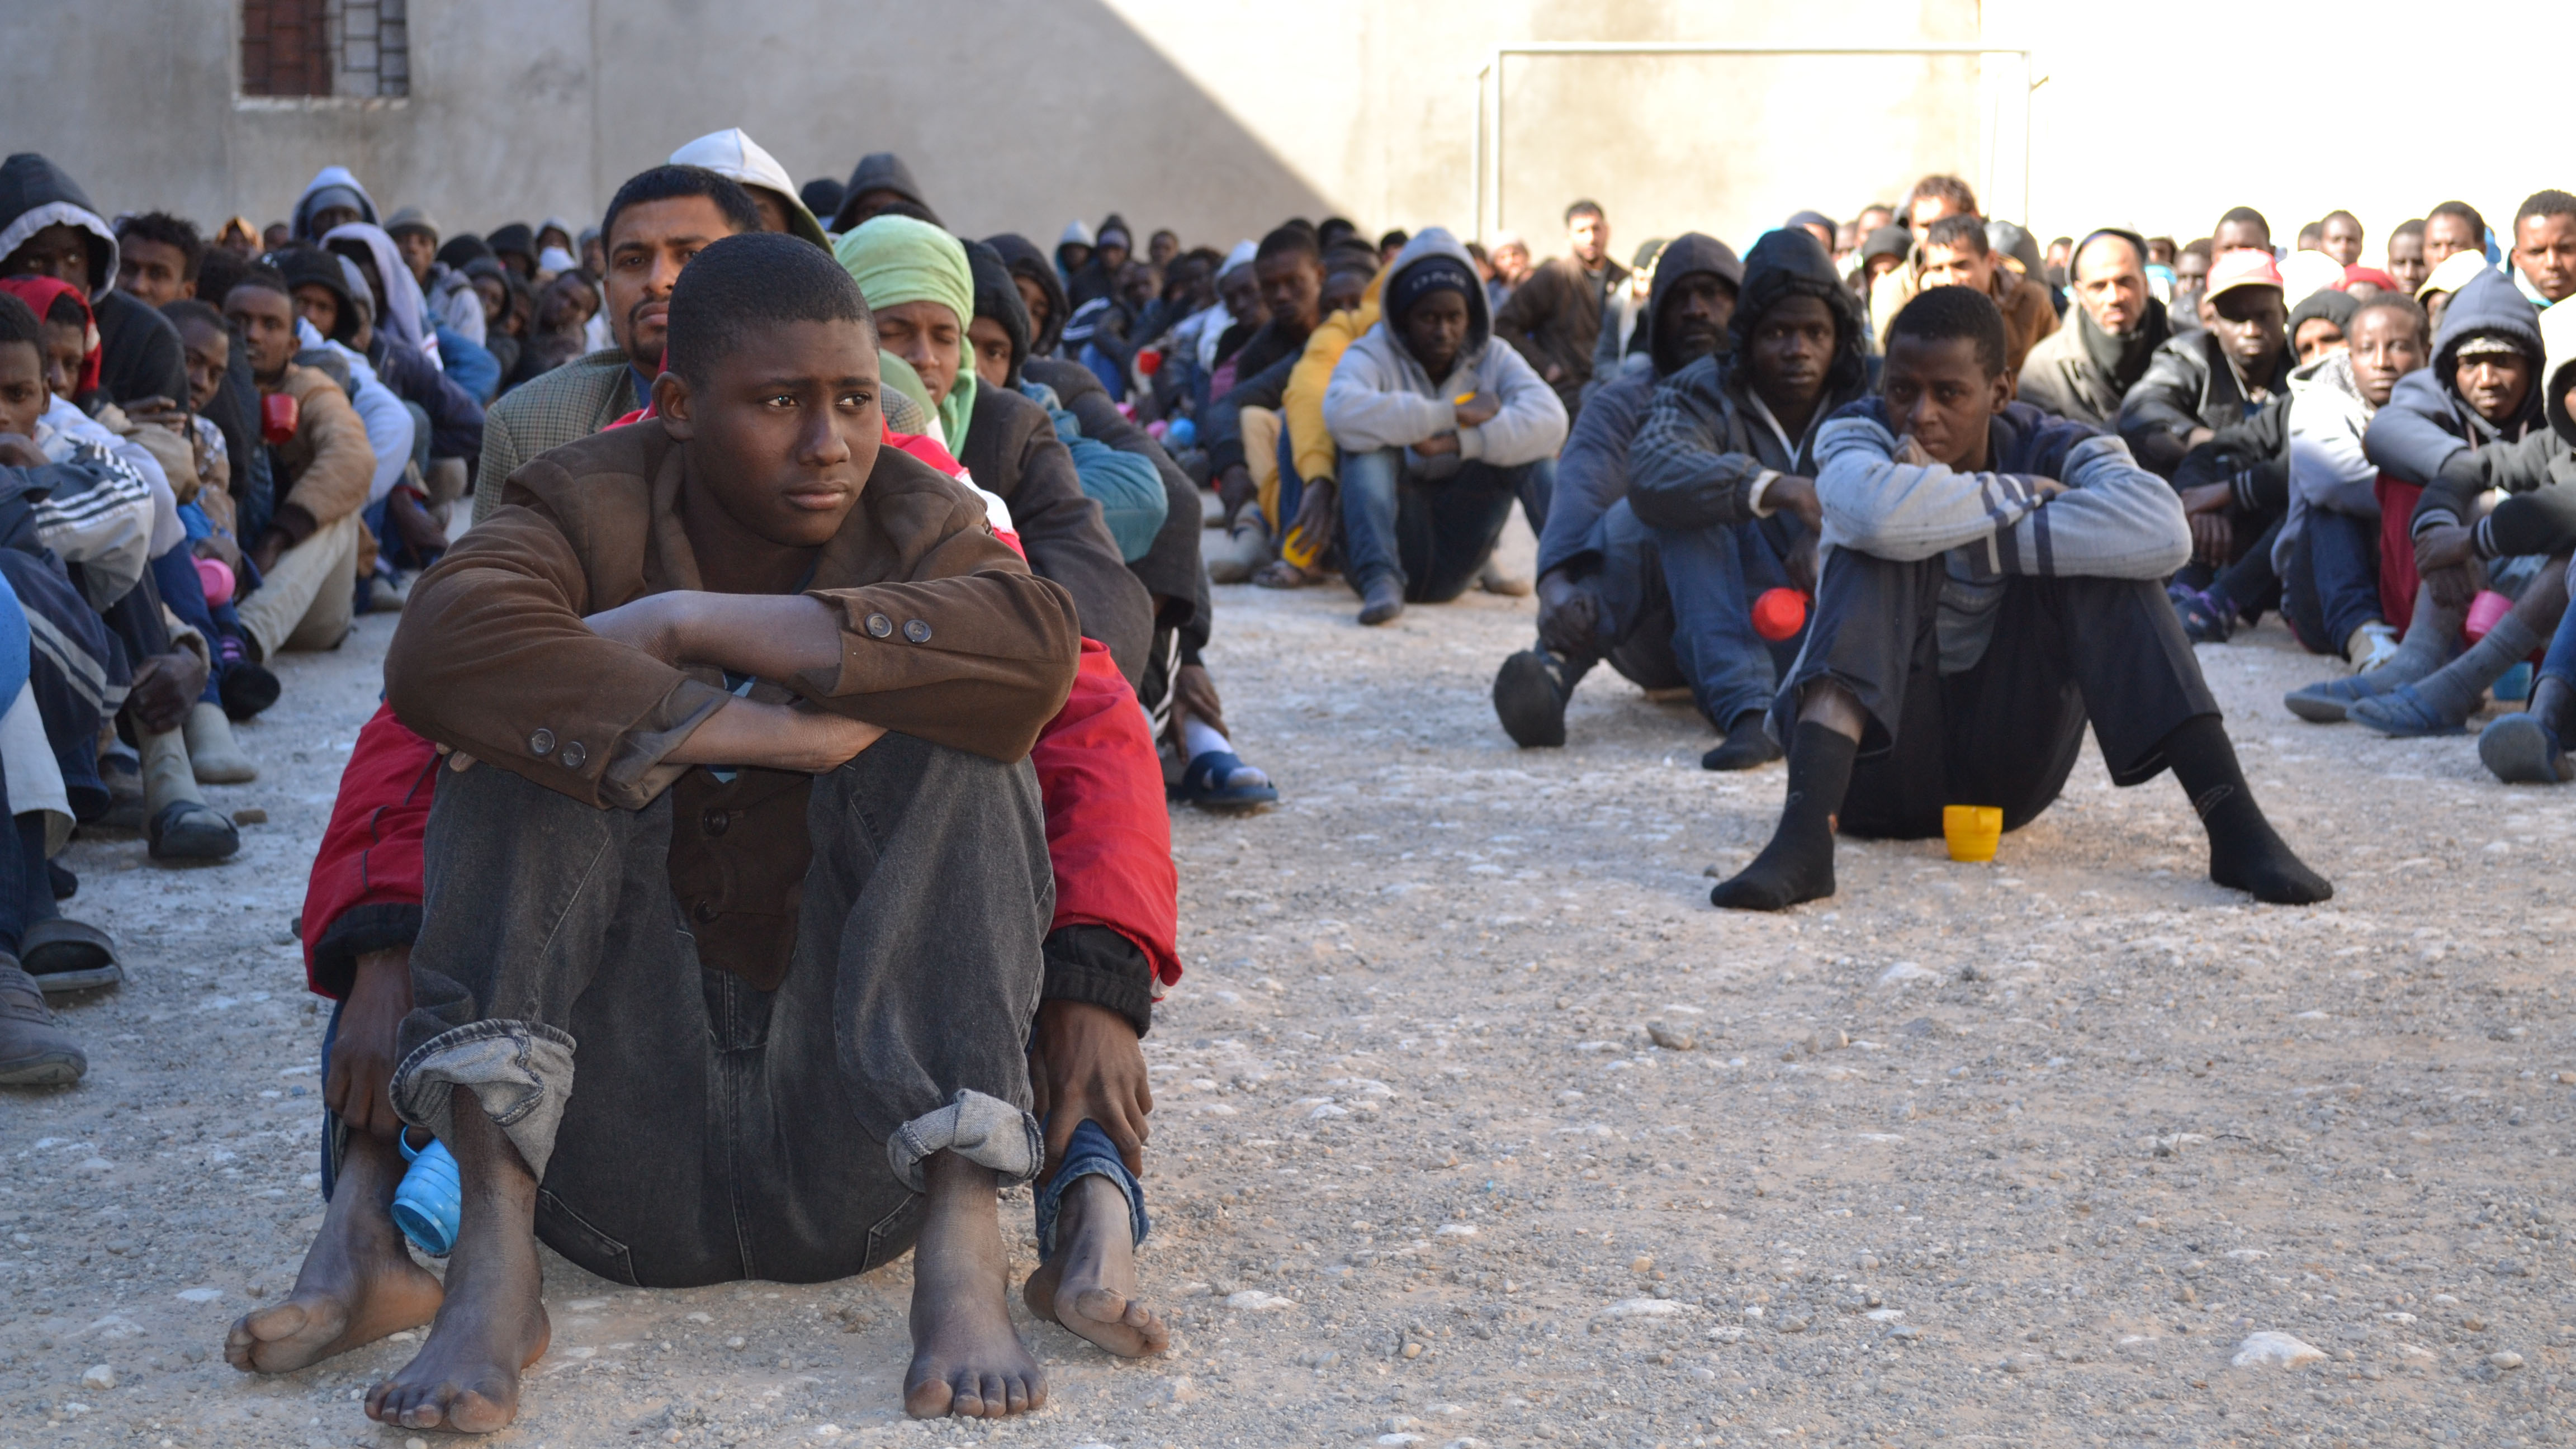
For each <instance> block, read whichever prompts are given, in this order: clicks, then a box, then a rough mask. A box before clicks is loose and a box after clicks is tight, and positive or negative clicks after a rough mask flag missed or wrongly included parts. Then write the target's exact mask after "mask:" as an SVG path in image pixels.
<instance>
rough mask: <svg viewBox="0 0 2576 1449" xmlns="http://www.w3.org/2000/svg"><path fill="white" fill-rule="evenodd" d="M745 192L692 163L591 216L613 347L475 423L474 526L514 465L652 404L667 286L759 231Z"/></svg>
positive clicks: (668, 169)
mask: <svg viewBox="0 0 2576 1449" xmlns="http://www.w3.org/2000/svg"><path fill="white" fill-rule="evenodd" d="M760 229H761V225H760V208H759V207H758V206H757V205H755V204H754V203H753V201H752V199H751V195H750V193H748V192H746V191H744V190H743V189H742V187H741V186H740V185H738V184H736V183H735V182H733V181H730V180H728V179H726V178H725V177H722V176H719V175H717V174H716V173H715V172H713V171H709V170H707V169H706V168H705V167H702V166H656V167H653V168H652V169H651V170H649V171H642V172H638V173H637V174H636V175H634V176H632V177H629V178H628V179H627V182H626V184H625V185H623V186H621V187H619V188H617V195H616V196H615V197H613V198H611V199H610V201H609V203H608V213H607V215H606V216H605V217H603V218H602V219H601V222H600V236H601V239H602V240H603V242H604V243H605V244H606V246H607V248H608V277H607V281H606V283H605V286H604V289H603V290H604V291H605V294H606V295H605V298H604V305H605V307H606V309H607V312H608V327H609V332H610V334H611V335H612V336H614V337H615V338H616V341H617V345H616V346H614V347H608V348H603V349H601V350H600V351H597V352H594V353H591V354H590V355H589V356H587V357H580V358H576V359H574V360H573V361H571V362H568V363H565V364H564V365H563V366H561V367H558V368H555V369H554V370H552V371H550V372H546V373H543V374H541V375H539V376H538V377H536V378H534V379H532V380H530V381H528V382H526V383H523V384H521V385H520V386H518V387H515V388H512V389H511V390H510V391H509V392H507V393H505V394H503V395H502V397H501V398H500V400H499V401H497V402H495V403H493V404H492V409H491V411H490V412H488V413H486V414H485V415H484V419H483V463H482V467H481V469H480V471H479V472H478V473H477V475H476V476H478V477H480V478H483V479H485V480H487V481H488V482H489V484H490V486H488V487H485V488H481V489H478V490H476V492H475V495H474V521H475V522H476V523H481V522H482V521H483V520H484V519H486V518H489V517H490V516H491V514H492V510H493V509H495V508H498V507H500V506H501V487H500V483H501V480H502V479H504V478H507V477H509V476H510V475H511V474H512V473H515V472H517V471H518V470H519V465H520V464H522V463H524V462H526V461H528V460H529V459H530V458H533V457H535V456H536V455H537V454H539V453H542V452H544V451H546V450H547V449H548V448H553V447H560V446H562V445H563V444H564V443H566V442H569V441H571V440H572V439H575V438H585V437H588V436H590V435H591V434H592V433H595V432H598V431H599V430H600V429H602V428H605V427H607V426H608V425H609V424H610V423H612V422H615V421H616V420H617V419H619V418H621V417H624V416H625V415H626V414H628V413H631V412H633V411H635V410H636V409H638V408H641V407H643V406H644V405H645V404H647V403H649V402H651V401H652V400H653V379H654V378H655V377H656V376H658V375H660V373H661V371H662V338H663V332H664V317H665V315H666V314H667V313H668V312H669V311H670V305H671V284H672V283H673V282H675V281H677V280H678V279H679V275H680V269H681V268H682V267H684V266H686V265H688V262H689V258H691V257H694V256H696V255H697V254H698V253H699V252H702V251H704V250H706V248H707V246H708V244H710V243H712V242H713V241H715V240H716V239H717V238H718V237H725V236H732V235H734V234H735V233H737V232H747V231H759V230H760Z"/></svg>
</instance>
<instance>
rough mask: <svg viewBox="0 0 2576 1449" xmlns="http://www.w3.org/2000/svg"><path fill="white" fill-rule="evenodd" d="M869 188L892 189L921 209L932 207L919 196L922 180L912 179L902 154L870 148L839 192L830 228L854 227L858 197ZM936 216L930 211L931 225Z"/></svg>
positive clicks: (858, 221)
mask: <svg viewBox="0 0 2576 1449" xmlns="http://www.w3.org/2000/svg"><path fill="white" fill-rule="evenodd" d="M871 191H891V192H893V193H894V194H895V195H897V196H900V197H902V198H903V199H904V200H906V201H909V202H911V203H912V204H913V205H915V206H918V207H920V208H921V209H922V210H924V211H930V210H931V207H930V203H929V202H927V201H925V200H923V199H922V196H921V183H920V182H918V181H915V180H913V179H912V168H911V167H909V166H906V165H904V164H903V158H902V157H900V156H897V155H896V154H894V153H893V152H892V151H871V152H869V153H868V154H867V155H865V156H862V157H860V158H859V164H858V165H857V166H856V167H853V168H852V169H851V171H850V184H849V186H848V187H847V188H845V189H844V190H843V191H842V192H841V206H840V209H839V210H837V211H835V212H833V213H832V230H834V231H836V232H843V231H849V230H850V229H852V228H854V227H856V226H857V225H858V224H859V223H860V221H861V220H862V218H861V217H860V215H859V200H860V198H862V197H864V196H866V195H867V194H868V193H869V192H871ZM938 219H939V217H938V213H937V212H931V222H932V224H933V225H936V224H938Z"/></svg>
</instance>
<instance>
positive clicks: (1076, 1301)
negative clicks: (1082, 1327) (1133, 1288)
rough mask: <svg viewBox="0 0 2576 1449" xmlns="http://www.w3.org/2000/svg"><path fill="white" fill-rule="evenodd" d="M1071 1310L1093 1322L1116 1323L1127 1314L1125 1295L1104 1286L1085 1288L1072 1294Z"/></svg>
mask: <svg viewBox="0 0 2576 1449" xmlns="http://www.w3.org/2000/svg"><path fill="white" fill-rule="evenodd" d="M1073 1311H1074V1312H1076V1313H1079V1314H1081V1315H1082V1316H1083V1317H1085V1318H1088V1319H1090V1320H1092V1321H1093V1322H1095V1323H1117V1322H1119V1321H1121V1320H1123V1319H1124V1318H1126V1316H1127V1296H1126V1295H1125V1294H1123V1293H1113V1292H1111V1291H1110V1290H1108V1289H1106V1288H1087V1289H1084V1290H1083V1291H1082V1292H1080V1293H1077V1294H1075V1295H1074V1298H1073Z"/></svg>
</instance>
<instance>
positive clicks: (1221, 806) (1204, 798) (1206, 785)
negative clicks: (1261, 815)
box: [1181, 750, 1279, 811]
mask: <svg viewBox="0 0 2576 1449" xmlns="http://www.w3.org/2000/svg"><path fill="white" fill-rule="evenodd" d="M1242 768H1243V758H1242V756H1240V755H1237V754H1235V753H1234V752H1233V751H1231V750H1210V751H1208V752H1207V753H1206V754H1204V755H1200V756H1199V757H1197V758H1196V759H1193V760H1191V761H1190V766H1189V768H1188V769H1186V770H1183V771H1182V772H1181V798H1182V799H1184V800H1186V801H1188V802H1190V803H1191V804H1193V805H1196V806H1197V807H1199V808H1200V809H1202V810H1230V811H1249V810H1258V809H1260V808H1261V807H1263V806H1265V805H1276V804H1278V803H1279V788H1278V787H1277V786H1275V785H1270V784H1266V783H1265V784H1260V785H1235V784H1229V783H1227V782H1229V781H1231V780H1232V779H1233V778H1234V772H1235V771H1237V770H1240V769H1242Z"/></svg>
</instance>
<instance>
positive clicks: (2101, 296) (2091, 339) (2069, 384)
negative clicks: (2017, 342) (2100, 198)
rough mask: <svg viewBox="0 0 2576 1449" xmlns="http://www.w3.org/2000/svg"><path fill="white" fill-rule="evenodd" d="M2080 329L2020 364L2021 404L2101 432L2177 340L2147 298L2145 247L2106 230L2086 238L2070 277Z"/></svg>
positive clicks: (2050, 340)
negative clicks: (2169, 341)
mask: <svg viewBox="0 0 2576 1449" xmlns="http://www.w3.org/2000/svg"><path fill="white" fill-rule="evenodd" d="M2068 271H2069V275H2070V278H2071V280H2072V281H2073V283H2074V292H2075V325H2074V326H2072V327H2060V328H2059V329H2057V330H2056V331H2055V332H2052V333H2050V334H2049V335H2048V336H2046V337H2044V338H2041V339H2040V342H2039V345H2038V346H2036V347H2033V348H2032V349H2031V350H2030V356H2029V357H2027V358H2025V359H2024V360H2023V362H2022V367H2021V376H2020V380H2019V384H2018V386H2019V392H2020V397H2021V400H2022V401H2023V402H2026V403H2029V404H2031V405H2032V406H2034V407H2037V408H2039V409H2040V410H2041V411H2043V412H2050V413H2055V414H2056V415H2057V416H2059V417H2061V418H2072V419H2073V420H2075V421H2076V422H2079V423H2090V424H2091V425H2093V426H2094V427H2097V428H2109V427H2111V426H2112V425H2113V424H2115V423H2116V422H2117V421H2118V420H2119V416H2120V400H2121V399H2122V398H2124V397H2127V396H2128V395H2129V389H2130V388H2133V387H2135V386H2137V385H2138V379H2140V378H2142V377H2144V376H2146V375H2147V363H2148V361H2149V360H2150V359H2152V358H2153V357H2154V356H2155V355H2156V349H2157V348H2159V347H2162V346H2164V344H2165V339H2167V338H2169V337H2171V336H2172V335H2173V324H2172V322H2171V321H2170V320H2168V319H2167V318H2166V316H2165V304H2164V303H2162V302H2159V301H2157V300H2156V299H2155V297H2154V296H2153V295H2152V294H2151V293H2150V292H2149V291H2148V290H2147V242H2146V238H2144V237H2142V236H2140V235H2138V234H2137V233H2136V232H2133V231H2128V230H2126V229H2123V228H2120V227H2103V228H2101V229H2100V230H2097V231H2095V232H2094V233H2093V234H2092V235H2090V236H2088V237H2086V238H2084V242H2083V244H2082V245H2081V246H2078V247H2077V248H2076V249H2075V260H2074V264H2073V266H2072V267H2070V268H2069V269H2068Z"/></svg>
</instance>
